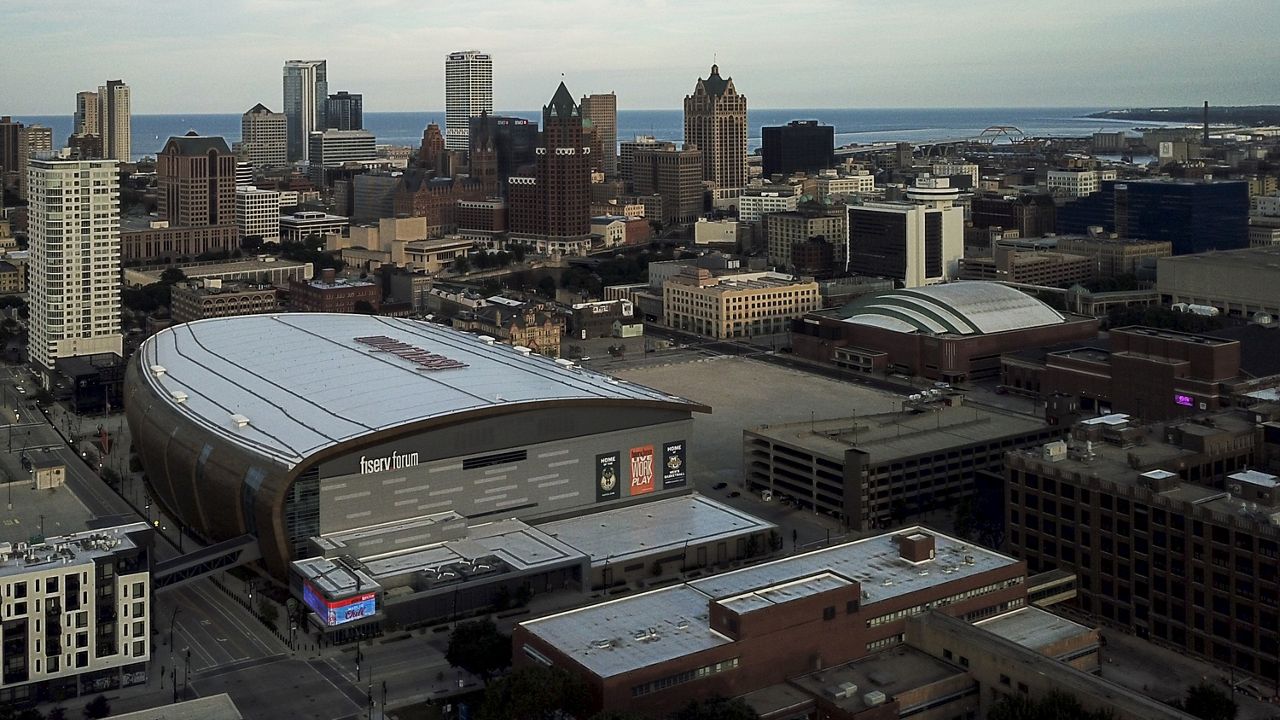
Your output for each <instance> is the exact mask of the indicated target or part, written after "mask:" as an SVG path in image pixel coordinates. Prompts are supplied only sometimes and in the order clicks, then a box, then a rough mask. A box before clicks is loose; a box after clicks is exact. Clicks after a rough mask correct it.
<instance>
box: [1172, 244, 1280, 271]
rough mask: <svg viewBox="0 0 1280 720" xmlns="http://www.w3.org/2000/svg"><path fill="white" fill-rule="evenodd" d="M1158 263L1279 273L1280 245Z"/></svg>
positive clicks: (1227, 251)
mask: <svg viewBox="0 0 1280 720" xmlns="http://www.w3.org/2000/svg"><path fill="white" fill-rule="evenodd" d="M1157 262H1158V264H1159V265H1161V266H1163V265H1166V264H1176V265H1188V266H1192V267H1195V266H1204V265H1210V266H1214V267H1220V268H1226V269H1240V270H1271V271H1277V270H1280V245H1264V246H1262V247H1255V248H1245V249H1243V250H1218V251H1211V252H1203V253H1196V254H1195V255H1178V256H1176V257H1175V256H1169V257H1162V258H1160V259H1159V260H1158V261H1157Z"/></svg>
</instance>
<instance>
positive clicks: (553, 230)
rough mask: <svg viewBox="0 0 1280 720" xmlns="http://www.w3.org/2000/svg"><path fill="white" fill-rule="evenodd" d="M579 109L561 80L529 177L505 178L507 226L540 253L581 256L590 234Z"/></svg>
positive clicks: (588, 189)
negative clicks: (506, 188) (506, 186)
mask: <svg viewBox="0 0 1280 720" xmlns="http://www.w3.org/2000/svg"><path fill="white" fill-rule="evenodd" d="M589 152H590V148H589V147H588V145H587V142H586V136H585V131H584V128H583V120H582V111H581V108H579V107H578V105H577V103H575V102H574V101H573V96H572V95H571V94H570V93H569V89H568V88H566V87H565V85H564V83H560V86H559V87H558V88H557V89H556V92H555V95H554V96H552V98H551V102H550V103H549V104H548V105H546V106H544V107H543V108H542V139H541V147H539V148H538V150H537V153H536V158H537V163H536V165H535V166H534V168H533V175H532V176H529V175H524V176H518V177H512V178H510V180H509V181H508V191H507V203H508V226H509V228H510V232H511V234H512V236H513V237H515V238H516V239H519V240H522V241H528V242H531V243H533V244H534V245H535V246H536V247H537V249H538V250H539V251H540V252H556V253H564V254H585V252H586V250H587V248H588V245H589V243H590V234H591V214H590V213H591V163H590V160H589V159H588V157H587V155H588V154H589Z"/></svg>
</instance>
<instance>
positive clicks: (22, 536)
mask: <svg viewBox="0 0 1280 720" xmlns="http://www.w3.org/2000/svg"><path fill="white" fill-rule="evenodd" d="M9 457H11V458H12V460H9V459H8V458H6V461H5V462H4V463H3V465H4V468H5V472H6V475H7V476H8V477H10V478H14V480H13V482H12V483H0V503H4V504H5V505H6V506H7V505H8V503H9V501H10V498H12V503H13V507H12V508H10V509H8V510H6V511H5V512H4V513H3V514H0V542H9V543H17V542H19V541H26V540H28V539H30V538H32V537H37V536H39V535H40V526H41V525H42V524H43V526H44V532H45V534H46V535H50V536H53V535H68V534H71V533H75V532H79V531H81V530H84V529H85V528H86V527H87V526H88V522H89V521H90V520H92V519H93V513H92V512H90V511H89V508H87V507H85V505H84V503H82V502H80V499H79V498H77V497H76V496H75V494H74V493H72V492H71V488H69V487H68V486H66V485H62V486H60V487H57V488H54V489H51V490H35V489H33V488H32V478H31V476H30V475H28V474H27V473H26V471H24V470H22V469H21V468H19V467H18V457H17V453H14V454H13V455H12V456H9ZM10 466H12V467H10ZM16 473H21V475H16Z"/></svg>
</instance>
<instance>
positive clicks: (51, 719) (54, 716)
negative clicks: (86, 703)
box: [44, 705, 67, 720]
mask: <svg viewBox="0 0 1280 720" xmlns="http://www.w3.org/2000/svg"><path fill="white" fill-rule="evenodd" d="M44 720H67V710H66V708H64V707H62V706H61V705H55V706H54V707H52V708H50V709H49V714H48V715H45V716H44Z"/></svg>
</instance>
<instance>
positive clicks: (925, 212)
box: [846, 178, 964, 288]
mask: <svg viewBox="0 0 1280 720" xmlns="http://www.w3.org/2000/svg"><path fill="white" fill-rule="evenodd" d="M959 194H960V193H959V191H958V190H956V189H955V188H952V187H950V184H949V183H948V182H947V181H946V180H943V179H941V178H919V179H917V180H916V185H915V186H913V187H911V188H909V189H908V190H907V199H908V200H909V202H885V203H867V204H865V205H856V206H851V207H850V208H849V221H848V223H847V224H846V227H847V228H848V241H847V250H846V257H847V258H848V259H849V260H848V262H849V267H848V270H849V272H851V273H853V274H855V275H868V276H872V277H882V278H890V279H893V280H899V281H901V282H902V284H903V286H904V287H908V288H914V287H921V286H923V285H932V284H934V283H939V282H945V281H947V280H951V279H953V278H955V276H956V274H957V272H958V271H959V263H960V258H961V257H963V256H964V208H962V207H960V206H958V205H956V204H955V199H956V198H957V197H958V196H959Z"/></svg>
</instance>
